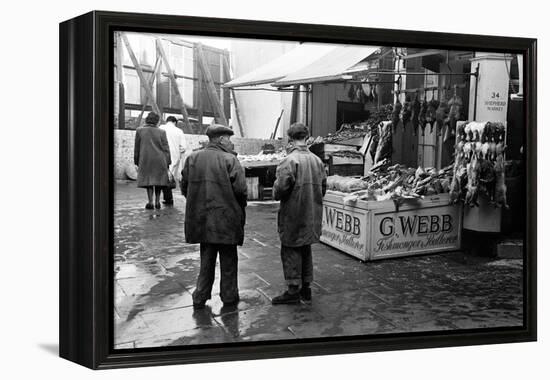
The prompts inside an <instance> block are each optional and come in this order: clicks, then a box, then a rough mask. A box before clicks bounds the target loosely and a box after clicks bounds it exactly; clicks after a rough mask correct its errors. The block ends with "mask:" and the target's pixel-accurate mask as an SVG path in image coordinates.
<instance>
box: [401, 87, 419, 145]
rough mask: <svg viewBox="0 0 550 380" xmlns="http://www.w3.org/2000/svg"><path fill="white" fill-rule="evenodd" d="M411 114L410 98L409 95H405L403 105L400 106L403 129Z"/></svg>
mask: <svg viewBox="0 0 550 380" xmlns="http://www.w3.org/2000/svg"><path fill="white" fill-rule="evenodd" d="M411 114H412V106H411V98H410V96H409V95H406V96H405V102H404V103H403V107H402V108H401V122H402V123H403V131H404V130H405V127H406V126H407V124H408V123H409V121H410V120H411ZM415 135H416V134H415Z"/></svg>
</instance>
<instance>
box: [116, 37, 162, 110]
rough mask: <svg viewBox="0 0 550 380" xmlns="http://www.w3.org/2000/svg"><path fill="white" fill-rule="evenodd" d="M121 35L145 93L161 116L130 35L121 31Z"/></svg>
mask: <svg viewBox="0 0 550 380" xmlns="http://www.w3.org/2000/svg"><path fill="white" fill-rule="evenodd" d="M121 37H122V41H123V42H124V45H126V50H128V54H129V55H130V59H131V60H132V64H133V65H134V68H135V69H136V72H137V75H138V77H139V81H140V83H141V86H142V87H143V88H144V89H145V94H146V95H147V98H148V100H149V101H150V102H151V106H152V107H153V111H155V113H157V114H158V115H159V117H161V115H162V114H161V112H160V109H159V106H158V105H157V102H156V101H155V97H154V95H153V90H151V88H150V87H149V86H148V84H149V83H148V81H147V79H146V78H145V75H144V74H143V70H142V69H141V65H140V64H139V62H138V60H137V58H136V55H135V54H134V51H133V50H132V46H130V41H128V36H126V33H121Z"/></svg>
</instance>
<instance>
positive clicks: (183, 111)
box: [156, 38, 191, 129]
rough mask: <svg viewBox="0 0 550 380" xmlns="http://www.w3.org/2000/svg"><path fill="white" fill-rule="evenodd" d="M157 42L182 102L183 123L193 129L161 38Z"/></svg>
mask: <svg viewBox="0 0 550 380" xmlns="http://www.w3.org/2000/svg"><path fill="white" fill-rule="evenodd" d="M156 42H157V50H158V52H159V53H160V56H161V57H162V60H163V61H164V66H166V70H167V71H168V78H169V79H170V84H171V85H172V90H174V92H175V93H176V97H177V98H178V99H179V102H180V111H181V114H182V116H183V121H184V123H185V125H186V126H187V128H189V129H191V122H190V121H189V114H188V113H187V108H186V107H185V104H184V103H183V96H182V95H181V93H180V90H179V88H178V82H177V81H176V75H175V74H174V71H173V70H172V67H171V66H170V62H169V61H168V57H167V56H166V53H165V52H164V48H163V47H162V41H161V40H160V38H157V39H156Z"/></svg>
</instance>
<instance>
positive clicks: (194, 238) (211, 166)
mask: <svg viewBox="0 0 550 380" xmlns="http://www.w3.org/2000/svg"><path fill="white" fill-rule="evenodd" d="M181 190H182V193H183V195H185V197H186V205H185V239H186V241H187V242H188V243H190V244H195V243H211V244H228V245H242V244H243V239H244V224H245V212H244V209H245V207H246V197H247V192H246V180H245V175H244V169H243V168H242V166H241V164H240V163H239V160H237V156H236V154H235V153H234V152H233V151H231V150H230V149H228V148H226V147H225V146H223V145H222V144H219V143H210V144H208V146H207V147H206V148H204V149H201V150H199V151H196V152H193V153H191V155H190V156H189V157H187V160H186V161H185V164H184V167H183V170H182V181H181Z"/></svg>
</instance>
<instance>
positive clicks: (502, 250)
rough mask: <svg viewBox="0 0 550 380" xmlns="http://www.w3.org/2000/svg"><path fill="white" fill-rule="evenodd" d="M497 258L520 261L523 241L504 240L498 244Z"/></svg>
mask: <svg viewBox="0 0 550 380" xmlns="http://www.w3.org/2000/svg"><path fill="white" fill-rule="evenodd" d="M497 257H499V258H501V259H522V258H523V240H506V241H503V242H500V243H498V244H497Z"/></svg>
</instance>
